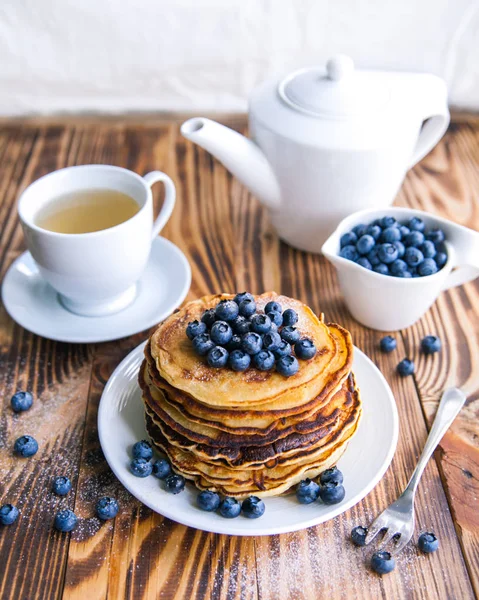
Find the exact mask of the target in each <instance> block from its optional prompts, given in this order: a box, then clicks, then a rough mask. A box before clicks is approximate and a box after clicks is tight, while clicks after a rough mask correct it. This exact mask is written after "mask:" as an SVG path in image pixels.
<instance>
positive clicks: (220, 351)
mask: <svg viewBox="0 0 479 600" xmlns="http://www.w3.org/2000/svg"><path fill="white" fill-rule="evenodd" d="M228 357H229V352H228V350H226V348H223V346H215V347H214V348H212V349H211V350H210V351H209V352H208V356H207V357H206V360H207V361H208V364H209V365H210V367H213V368H214V369H221V368H222V367H226V364H227V363H228Z"/></svg>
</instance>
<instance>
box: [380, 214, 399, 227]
mask: <svg viewBox="0 0 479 600" xmlns="http://www.w3.org/2000/svg"><path fill="white" fill-rule="evenodd" d="M379 224H380V225H381V227H382V228H383V229H387V228H388V227H394V226H395V225H397V221H396V219H395V218H394V217H387V216H386V217H382V219H381V220H380V221H379Z"/></svg>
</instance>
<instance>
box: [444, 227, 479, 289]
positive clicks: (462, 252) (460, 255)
mask: <svg viewBox="0 0 479 600" xmlns="http://www.w3.org/2000/svg"><path fill="white" fill-rule="evenodd" d="M444 230H445V231H446V234H447V239H449V240H450V242H451V244H452V245H453V247H454V255H455V259H454V262H455V265H456V268H455V269H454V270H453V271H451V272H450V273H449V275H448V277H447V279H446V281H445V282H444V284H443V286H442V289H443V290H448V289H450V288H453V287H456V286H458V285H463V284H464V283H467V282H468V281H473V280H474V279H476V278H477V277H479V233H478V232H477V231H473V230H472V229H468V228H467V227H463V226H461V225H455V224H449V225H446V226H445V227H444Z"/></svg>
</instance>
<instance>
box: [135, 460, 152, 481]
mask: <svg viewBox="0 0 479 600" xmlns="http://www.w3.org/2000/svg"><path fill="white" fill-rule="evenodd" d="M152 470H153V467H152V464H151V462H150V461H149V460H146V458H134V459H133V460H132V461H131V463H130V471H131V472H132V473H133V475H135V477H148V475H151V472H152Z"/></svg>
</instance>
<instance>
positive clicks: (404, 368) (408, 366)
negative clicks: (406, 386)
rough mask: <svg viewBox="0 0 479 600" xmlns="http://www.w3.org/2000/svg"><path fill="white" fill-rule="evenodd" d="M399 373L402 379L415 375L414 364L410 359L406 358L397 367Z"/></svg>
mask: <svg viewBox="0 0 479 600" xmlns="http://www.w3.org/2000/svg"><path fill="white" fill-rule="evenodd" d="M396 370H397V372H398V373H399V375H401V377H407V376H408V375H412V374H413V373H414V363H413V362H412V360H409V359H408V358H404V359H403V360H402V361H401V362H400V363H399V364H398V366H397V367H396Z"/></svg>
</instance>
